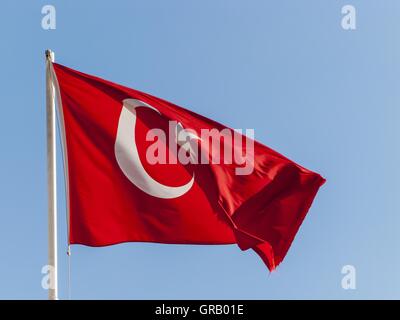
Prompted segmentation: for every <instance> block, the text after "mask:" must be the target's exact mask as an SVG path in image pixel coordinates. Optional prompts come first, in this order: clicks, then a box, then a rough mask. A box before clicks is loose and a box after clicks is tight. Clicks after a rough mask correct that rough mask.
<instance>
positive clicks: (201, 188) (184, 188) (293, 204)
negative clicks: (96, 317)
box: [52, 63, 325, 270]
mask: <svg viewBox="0 0 400 320" xmlns="http://www.w3.org/2000/svg"><path fill="white" fill-rule="evenodd" d="M52 66H53V72H54V75H55V76H54V80H55V81H56V83H57V86H56V87H58V90H59V93H60V98H61V99H60V100H61V105H60V106H59V107H60V109H59V111H60V116H61V122H62V127H63V128H62V132H63V140H64V152H65V160H66V169H67V170H66V171H67V189H68V190H67V194H68V211H69V242H70V244H83V245H88V246H106V245H112V244H117V243H121V242H157V243H169V244H234V243H237V244H238V246H239V247H240V248H241V249H242V250H246V249H250V248H251V249H253V250H255V251H256V252H257V253H258V254H259V255H260V257H261V258H262V259H263V261H264V262H265V263H266V264H267V266H268V268H269V269H270V270H272V269H274V268H275V267H276V266H277V265H278V264H279V263H280V262H281V261H282V260H283V258H284V257H285V255H286V253H287V251H288V249H289V247H290V245H291V243H292V241H293V239H294V237H295V235H296V233H297V231H298V229H299V227H300V225H301V223H302V221H303V219H304V217H305V215H306V213H307V211H308V209H309V207H310V206H311V203H312V201H313V199H314V197H315V195H316V193H317V191H318V189H319V187H320V186H321V185H322V184H323V183H324V181H325V180H324V179H323V178H322V177H321V176H320V175H318V174H317V173H314V172H312V171H309V170H307V169H305V168H303V167H301V166H299V165H297V164H296V163H294V162H292V161H291V160H289V159H287V158H285V157H284V156H282V155H281V154H279V153H277V152H275V151H273V150H271V149H270V148H268V147H266V146H264V145H262V144H261V143H258V142H256V141H254V140H253V139H252V138H251V137H247V136H246V135H244V134H241V133H239V132H237V131H235V130H232V129H230V128H227V127H225V126H223V125H221V124H219V123H217V122H215V121H212V120H210V119H207V118H205V117H203V116H201V115H198V114H196V113H194V112H191V111H189V110H186V109H184V108H181V107H178V106H176V105H174V104H172V103H170V102H167V101H165V100H162V99H159V98H156V97H154V96H151V95H149V94H146V93H143V92H140V91H137V90H134V89H129V88H126V87H124V86H121V85H118V84H115V83H112V82H109V81H106V80H103V79H100V78H97V77H94V76H91V75H87V74H84V73H81V72H78V71H75V70H72V69H70V68H67V67H65V66H62V65H59V64H55V63H54V64H53V65H52Z"/></svg>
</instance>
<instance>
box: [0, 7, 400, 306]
mask: <svg viewBox="0 0 400 320" xmlns="http://www.w3.org/2000/svg"><path fill="white" fill-rule="evenodd" d="M46 4H52V5H54V6H55V8H56V13H57V18H56V19H57V21H56V22H57V24H56V30H43V29H42V28H41V19H42V14H41V9H42V6H43V5H46ZM346 4H352V5H353V6H355V8H356V10H357V11H356V12H357V29H356V30H353V31H346V30H343V29H342V27H341V18H342V14H341V8H342V6H343V5H346ZM0 6H1V10H0V12H1V13H0V16H1V18H0V35H1V41H2V49H1V50H0V61H1V72H0V85H1V88H2V90H1V95H0V106H1V117H0V133H1V134H0V145H1V147H2V152H1V157H0V176H1V179H2V182H1V184H0V195H1V196H0V197H1V198H0V199H1V201H0V215H1V218H2V222H1V223H0V249H1V259H0V298H2V299H46V298H47V292H46V291H45V290H43V289H42V288H41V279H42V276H43V275H42V274H41V268H42V266H43V265H45V264H47V198H46V197H47V196H46V149H45V148H46V140H45V133H46V132H45V69H44V50H45V49H47V48H51V49H52V50H54V51H55V53H56V60H57V62H59V63H61V64H64V65H67V66H69V67H72V68H75V69H78V70H80V71H83V72H86V73H90V74H93V75H97V76H100V77H103V78H105V79H108V80H111V81H114V82H118V83H121V84H123V85H126V86H130V87H133V88H136V89H138V90H141V91H145V92H148V93H151V94H153V95H156V96H159V97H161V98H164V99H167V100H169V101H171V102H174V103H176V104H178V105H181V106H183V107H186V108H189V109H191V110H194V111H196V112H198V113H201V114H203V115H205V116H207V117H209V118H212V119H215V120H217V121H219V122H221V123H224V124H226V125H228V126H230V127H234V128H254V129H255V135H256V139H257V140H259V141H260V142H262V143H264V144H266V145H268V146H270V147H272V148H274V149H276V150H277V151H279V152H280V153H283V154H284V155H286V156H287V157H289V158H291V159H293V160H295V161H296V162H298V163H300V164H302V165H304V166H305V167H307V168H309V169H311V170H314V171H317V172H319V173H321V174H322V175H323V176H324V177H325V178H327V183H326V184H325V185H324V186H323V187H322V188H321V190H320V192H319V194H318V196H317V198H316V200H315V202H314V205H313V206H312V208H311V210H310V212H309V214H308V216H307V218H306V219H305V221H304V223H303V225H302V227H301V229H300V231H299V233H298V235H297V237H296V239H295V241H294V242H293V245H292V247H291V249H290V250H289V253H288V255H287V256H286V259H285V260H284V261H283V263H282V264H281V265H280V266H279V268H278V270H277V271H276V272H274V273H272V274H269V273H268V271H267V269H266V267H265V266H264V264H263V263H262V261H261V260H260V259H259V258H258V257H257V255H256V254H255V253H253V252H251V251H246V252H242V251H240V249H239V248H237V247H236V246H234V245H232V246H189V245H187V246H178V245H161V244H139V243H132V244H121V245H116V246H110V247H105V248H89V247H84V246H73V248H72V257H71V293H72V298H74V299H90V298H94V299H96V298H100V299H151V298H154V299H159V298H165V299H168V298H169V299H175V298H177V299H179V298H180V299H197V298H209V299H281V298H287V299H307V298H316V299H319V298H332V299H356V298H389V299H390V298H397V299H399V298H400V271H399V270H400V250H399V246H400V232H399V226H400V218H399V212H400V211H399V209H400V205H399V201H398V195H399V191H400V190H399V189H400V187H399V182H398V181H399V178H400V170H399V169H398V165H399V160H400V150H399V143H398V137H399V134H400V126H398V123H399V119H400V111H399V102H400V91H399V90H398V88H399V84H400V83H399V72H400V60H399V53H400V47H399V42H398V32H399V27H400V2H398V1H396V0H385V1H378V0H370V1H356V0H348V1H339V0H337V1H320V0H303V1H289V0H279V1H275V0H274V1H266V0H259V1H256V0H252V1H239V0H230V1H228V0H203V1H183V0H169V1H161V0H158V1H154V0H153V1H120V0H114V1H55V0H54V1H21V0H18V1H15V0H14V1H10V0H5V1H2V2H1V4H0ZM58 159H59V163H58V164H59V166H58V172H59V178H58V186H59V193H58V195H59V253H60V255H59V265H60V270H59V286H60V294H59V295H60V298H61V299H65V298H67V297H68V294H67V258H66V254H65V251H66V234H65V231H66V223H65V198H64V189H63V177H62V172H63V171H62V164H61V153H60V150H58ZM347 264H351V265H354V267H355V268H356V272H357V273H356V276H357V278H356V279H357V289H356V290H344V289H342V287H341V279H342V276H343V275H342V274H341V268H342V266H344V265H347Z"/></svg>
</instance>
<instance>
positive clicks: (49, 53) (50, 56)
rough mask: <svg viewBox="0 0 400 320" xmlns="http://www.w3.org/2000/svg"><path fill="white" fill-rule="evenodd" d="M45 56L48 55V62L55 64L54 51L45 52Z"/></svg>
mask: <svg viewBox="0 0 400 320" xmlns="http://www.w3.org/2000/svg"><path fill="white" fill-rule="evenodd" d="M45 55H46V59H47V60H49V61H51V62H54V51H51V50H50V49H47V50H46V51H45Z"/></svg>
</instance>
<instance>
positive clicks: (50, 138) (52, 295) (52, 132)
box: [46, 50, 58, 300]
mask: <svg viewBox="0 0 400 320" xmlns="http://www.w3.org/2000/svg"><path fill="white" fill-rule="evenodd" d="M53 62H54V52H52V51H51V50H46V121H47V188H48V223H49V230H48V233H49V239H48V241H49V248H48V250H49V261H48V264H49V267H50V269H49V272H50V274H49V275H50V287H49V300H57V299H58V279H57V271H58V270H57V184H56V182H57V180H56V178H57V175H56V109H55V89H54V84H53V81H52V76H51V64H52V63H53Z"/></svg>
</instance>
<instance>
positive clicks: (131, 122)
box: [114, 99, 194, 199]
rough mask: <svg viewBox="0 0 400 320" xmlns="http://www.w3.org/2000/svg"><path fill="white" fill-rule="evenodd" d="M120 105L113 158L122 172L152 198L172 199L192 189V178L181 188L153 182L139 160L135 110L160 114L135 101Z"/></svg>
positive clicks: (148, 106)
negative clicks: (146, 110)
mask: <svg viewBox="0 0 400 320" xmlns="http://www.w3.org/2000/svg"><path fill="white" fill-rule="evenodd" d="M122 103H123V107H122V111H121V114H120V117H119V122H118V130H117V138H116V140H115V146H114V149H115V150H114V151H115V157H116V159H117V162H118V165H119V167H120V168H121V170H122V172H123V173H124V174H125V176H126V177H127V178H128V179H129V180H130V181H131V182H132V183H133V184H134V185H135V186H136V187H138V188H139V189H140V190H142V191H143V192H145V193H147V194H149V195H151V196H153V197H157V198H162V199H173V198H178V197H180V196H182V195H184V194H185V193H186V192H188V191H189V190H190V188H191V187H192V185H193V183H194V176H192V179H191V180H190V181H189V182H188V183H186V184H184V185H182V186H178V187H170V186H166V185H164V184H161V183H159V182H158V181H156V180H154V179H153V178H152V177H151V176H150V175H149V174H148V173H147V171H146V170H145V168H144V167H143V165H142V163H141V161H140V158H139V153H138V150H137V147H136V140H135V126H136V108H137V107H146V108H149V109H152V110H154V111H155V112H157V113H158V114H160V112H159V111H158V110H157V109H156V108H154V107H152V106H151V105H149V104H147V103H145V102H143V101H140V100H137V99H125V100H123V101H122Z"/></svg>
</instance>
